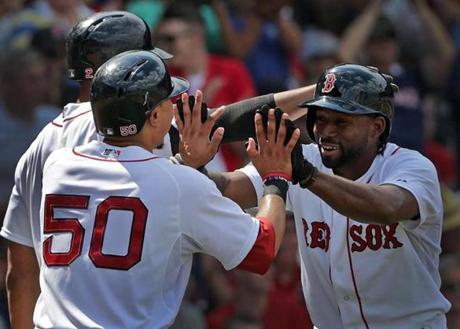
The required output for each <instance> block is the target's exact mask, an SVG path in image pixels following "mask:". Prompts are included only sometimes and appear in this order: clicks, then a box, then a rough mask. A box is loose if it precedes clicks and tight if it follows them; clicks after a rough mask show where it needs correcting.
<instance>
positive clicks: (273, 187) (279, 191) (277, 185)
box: [263, 178, 289, 203]
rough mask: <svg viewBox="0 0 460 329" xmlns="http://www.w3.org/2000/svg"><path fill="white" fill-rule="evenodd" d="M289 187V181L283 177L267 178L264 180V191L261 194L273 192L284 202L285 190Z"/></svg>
mask: <svg viewBox="0 0 460 329" xmlns="http://www.w3.org/2000/svg"><path fill="white" fill-rule="evenodd" d="M288 189H289V183H288V182H287V180H285V179H277V178H272V179H267V180H266V181H265V182H264V193H263V196H265V195H268V194H275V195H278V196H280V197H281V198H283V200H284V202H285V203H286V196H287V191H288Z"/></svg>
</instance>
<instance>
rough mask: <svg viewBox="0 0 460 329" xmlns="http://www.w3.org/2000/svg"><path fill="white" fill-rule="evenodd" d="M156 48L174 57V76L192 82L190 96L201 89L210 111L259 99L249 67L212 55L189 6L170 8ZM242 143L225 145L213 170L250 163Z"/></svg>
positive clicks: (157, 35) (198, 18) (198, 19)
mask: <svg viewBox="0 0 460 329" xmlns="http://www.w3.org/2000/svg"><path fill="white" fill-rule="evenodd" d="M154 35H155V41H154V44H155V45H157V46H158V47H160V48H163V49H165V50H166V51H169V52H170V53H172V54H174V58H173V59H171V60H170V61H169V62H168V63H169V64H170V67H171V73H172V74H174V75H179V76H184V77H185V78H187V79H188V81H190V89H189V93H191V94H194V93H195V91H196V90H197V89H201V90H202V91H203V94H204V99H205V102H207V104H208V106H209V107H219V106H221V105H225V104H230V103H233V102H236V101H239V100H241V99H245V98H248V97H252V96H254V95H255V90H254V85H253V83H252V80H251V77H250V76H249V73H248V72H247V70H246V69H245V67H244V66H243V65H242V64H241V63H240V62H239V61H238V60H235V59H233V58H230V57H223V56H217V55H213V54H209V52H208V50H207V48H206V42H205V38H204V22H203V20H202V18H201V16H200V13H199V12H198V11H197V10H196V9H195V8H194V7H191V6H190V5H188V4H178V3H175V4H174V5H172V6H170V7H168V8H167V9H166V11H165V12H164V14H163V16H162V18H161V19H160V21H159V23H158V25H157V28H156V30H155V33H154ZM246 161H247V160H246V152H245V149H244V146H243V145H242V143H237V144H231V145H223V146H222V147H221V148H220V151H219V153H218V155H217V156H216V157H215V158H214V159H213V160H212V161H211V163H210V164H209V165H208V168H209V169H218V170H234V169H236V168H239V167H241V166H242V165H244V164H245V163H246Z"/></svg>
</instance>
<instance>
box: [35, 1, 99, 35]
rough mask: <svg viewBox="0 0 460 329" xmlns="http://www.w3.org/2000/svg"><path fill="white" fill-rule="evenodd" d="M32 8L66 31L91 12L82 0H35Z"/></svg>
mask: <svg viewBox="0 0 460 329" xmlns="http://www.w3.org/2000/svg"><path fill="white" fill-rule="evenodd" d="M32 10H33V11H34V12H35V13H36V14H37V15H39V16H41V17H43V18H45V19H46V20H47V21H49V22H51V24H52V25H53V26H55V27H59V28H60V29H61V30H62V31H66V32H67V31H70V29H71V28H72V27H73V26H74V25H75V24H76V23H77V22H78V21H79V20H81V19H82V18H85V17H88V16H90V15H91V14H92V13H93V12H92V11H91V10H90V9H89V8H88V6H86V4H85V3H84V1H83V0H35V1H34V3H33V4H32Z"/></svg>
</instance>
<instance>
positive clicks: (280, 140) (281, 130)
mask: <svg viewBox="0 0 460 329" xmlns="http://www.w3.org/2000/svg"><path fill="white" fill-rule="evenodd" d="M287 118H288V115H287V114H286V113H283V114H282V115H281V122H280V128H279V129H278V134H277V135H276V144H278V145H281V146H284V139H285V138H286V120H287Z"/></svg>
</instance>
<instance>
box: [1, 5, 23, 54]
mask: <svg viewBox="0 0 460 329" xmlns="http://www.w3.org/2000/svg"><path fill="white" fill-rule="evenodd" d="M23 2H24V1H23V0H11V1H1V2H0V47H2V46H5V45H6V40H7V38H8V35H9V34H10V29H11V28H12V26H13V20H14V17H15V15H16V14H17V12H19V11H20V10H21V9H22V5H23Z"/></svg>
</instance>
